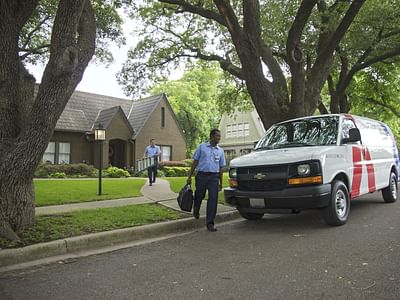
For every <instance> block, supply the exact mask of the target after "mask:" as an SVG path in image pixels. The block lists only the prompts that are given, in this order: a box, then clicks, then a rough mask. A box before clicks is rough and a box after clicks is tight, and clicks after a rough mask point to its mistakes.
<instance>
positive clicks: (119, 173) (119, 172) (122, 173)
mask: <svg viewBox="0 0 400 300" xmlns="http://www.w3.org/2000/svg"><path fill="white" fill-rule="evenodd" d="M103 176H104V177H111V178H121V177H129V176H130V174H129V172H128V171H126V170H124V169H120V168H117V167H109V168H107V169H105V170H103Z"/></svg>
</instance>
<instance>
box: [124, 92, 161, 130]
mask: <svg viewBox="0 0 400 300" xmlns="http://www.w3.org/2000/svg"><path fill="white" fill-rule="evenodd" d="M163 97H164V94H159V95H155V96H151V97H147V98H143V99H140V100H136V101H133V105H132V108H131V112H130V114H129V115H128V120H129V123H131V125H132V127H133V130H134V131H135V137H136V136H137V135H138V134H139V132H140V130H141V129H142V128H143V126H144V124H145V123H146V121H147V119H148V118H149V117H150V115H151V114H152V112H153V111H154V110H155V109H156V107H157V105H158V104H159V103H160V101H161V100H162V99H163Z"/></svg>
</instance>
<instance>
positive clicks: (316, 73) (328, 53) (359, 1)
mask: <svg viewBox="0 0 400 300" xmlns="http://www.w3.org/2000/svg"><path fill="white" fill-rule="evenodd" d="M364 2H365V0H353V2H352V3H351V5H350V7H349V9H348V10H347V12H346V14H345V16H344V17H343V18H342V20H341V22H340V24H339V26H338V27H337V28H336V31H335V32H334V33H333V34H332V36H331V37H330V38H329V40H328V42H327V43H325V46H324V47H323V48H322V49H321V51H319V52H318V56H317V58H316V60H315V63H314V66H313V67H312V68H311V71H310V74H309V76H308V82H309V83H310V89H309V91H308V93H309V95H307V97H310V98H313V96H314V94H315V93H316V92H318V91H319V90H320V87H321V86H322V85H323V84H324V82H325V80H326V79H327V77H328V75H329V72H330V67H331V64H332V59H333V53H334V51H335V49H336V48H337V47H338V46H339V43H340V42H341V40H342V39H343V37H344V35H345V34H346V32H347V30H348V28H349V27H350V25H351V23H352V22H353V20H354V18H355V17H356V16H357V14H358V12H359V11H360V9H361V7H362V5H363V4H364ZM334 5H335V4H334Z"/></svg>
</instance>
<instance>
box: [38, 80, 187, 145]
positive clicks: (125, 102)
mask: <svg viewBox="0 0 400 300" xmlns="http://www.w3.org/2000/svg"><path fill="white" fill-rule="evenodd" d="M38 86H39V85H36V87H35V94H36V93H37V90H38ZM164 97H165V95H164V94H159V95H155V96H151V97H147V98H143V99H140V100H130V99H123V98H116V97H110V96H105V95H99V94H93V93H87V92H81V91H75V92H74V93H73V94H72V96H71V98H70V99H69V101H68V103H67V105H66V107H65V109H64V111H63V113H62V114H61V116H60V118H59V120H58V122H57V125H56V128H55V130H60V131H77V132H87V131H91V130H92V129H93V128H94V127H95V126H96V125H98V124H100V123H101V124H102V125H103V127H105V128H106V127H107V126H108V125H109V124H110V122H111V120H112V119H113V117H114V116H115V114H116V113H117V112H118V111H121V112H122V113H123V115H124V116H125V120H126V121H127V123H129V124H128V126H129V127H130V128H131V129H132V130H133V132H134V138H135V137H136V136H137V135H138V134H139V133H140V130H141V129H142V128H143V126H144V125H145V123H146V121H147V120H148V119H149V117H150V116H151V114H152V113H153V111H154V110H155V109H156V107H157V105H158V104H159V103H160V101H161V100H162V99H163V98H164ZM165 100H166V103H167V104H168V106H169V108H170V109H171V110H172V108H171V106H170V105H169V103H168V101H167V99H166V98H165ZM172 113H173V111H172ZM173 116H174V118H175V121H176V122H177V120H176V116H175V114H174V113H173ZM177 124H178V122H177ZM178 127H179V124H178ZM179 128H180V127H179ZM181 134H182V135H183V133H182V130H181Z"/></svg>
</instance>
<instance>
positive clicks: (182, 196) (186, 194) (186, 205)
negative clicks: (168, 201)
mask: <svg viewBox="0 0 400 300" xmlns="http://www.w3.org/2000/svg"><path fill="white" fill-rule="evenodd" d="M177 200H178V205H179V207H180V208H181V210H183V211H192V206H193V190H192V187H191V186H190V185H189V184H187V185H185V186H184V187H183V188H182V189H181V191H180V192H179V195H178V198H177Z"/></svg>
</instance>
